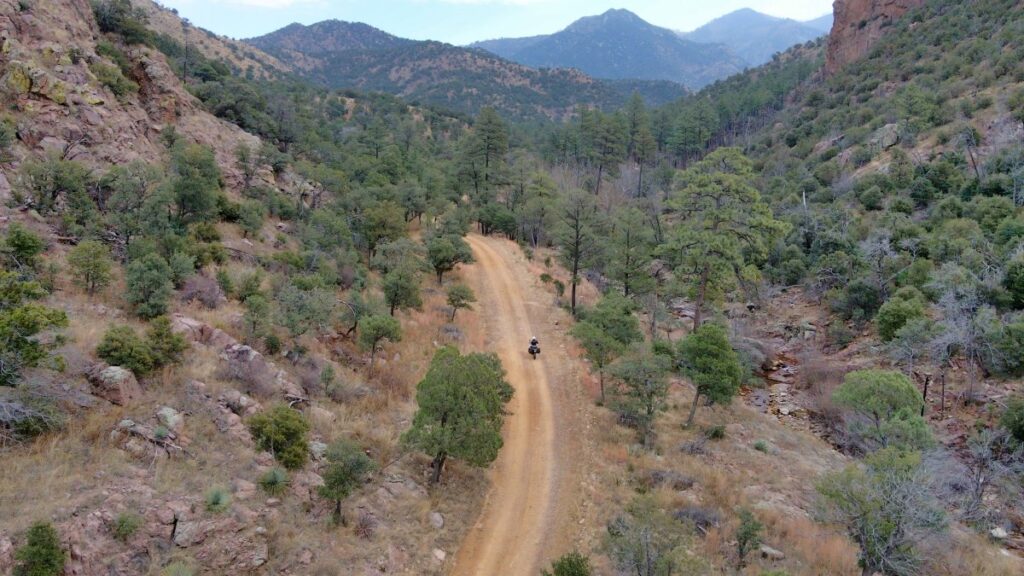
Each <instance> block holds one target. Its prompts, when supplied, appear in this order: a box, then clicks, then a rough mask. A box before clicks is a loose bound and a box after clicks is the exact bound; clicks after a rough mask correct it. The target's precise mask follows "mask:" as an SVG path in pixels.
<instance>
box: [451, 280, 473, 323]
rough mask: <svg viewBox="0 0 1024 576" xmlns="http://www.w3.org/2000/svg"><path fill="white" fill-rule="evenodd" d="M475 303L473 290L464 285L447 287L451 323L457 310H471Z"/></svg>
mask: <svg viewBox="0 0 1024 576" xmlns="http://www.w3.org/2000/svg"><path fill="white" fill-rule="evenodd" d="M474 302H476V295H475V294H473V290H471V289H470V287H469V286H466V285H465V284H453V285H451V286H449V287H448V305H449V306H451V308H452V317H451V320H450V321H451V322H455V313H456V312H458V311H459V310H472V309H473V303H474Z"/></svg>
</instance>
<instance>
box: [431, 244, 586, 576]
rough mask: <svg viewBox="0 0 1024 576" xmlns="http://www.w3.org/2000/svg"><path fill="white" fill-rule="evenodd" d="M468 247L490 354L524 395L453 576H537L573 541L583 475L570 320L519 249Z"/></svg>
mask: <svg viewBox="0 0 1024 576" xmlns="http://www.w3.org/2000/svg"><path fill="white" fill-rule="evenodd" d="M468 241H469V244H470V246H471V247H472V248H473V254H474V256H475V258H476V260H477V263H476V264H474V265H473V266H471V267H468V268H467V270H466V274H465V277H466V278H467V279H469V281H470V282H471V283H472V284H473V288H474V291H475V292H476V294H477V298H478V299H479V300H480V302H479V303H478V304H477V306H476V307H477V310H479V311H480V317H481V318H484V319H485V322H486V332H487V335H488V341H487V348H488V349H489V350H493V351H495V352H496V353H497V354H498V355H499V356H500V357H501V361H502V364H503V365H504V366H505V370H506V371H507V372H508V380H509V382H510V383H511V384H512V386H513V387H514V388H515V390H516V393H515V397H514V398H513V400H512V402H511V403H510V404H509V412H510V415H509V416H508V417H507V419H506V423H505V430H504V441H505V443H504V446H503V447H502V449H501V453H500V455H499V456H498V460H497V461H496V462H495V463H494V466H493V468H492V470H491V479H492V486H491V490H490V492H489V493H488V496H487V500H486V502H485V503H484V508H483V510H482V511H481V514H480V517H479V519H478V520H477V523H476V525H475V526H474V527H473V528H472V529H471V530H470V532H469V534H468V535H467V536H466V539H465V540H464V541H463V543H462V545H461V547H460V548H459V550H458V553H457V554H456V556H455V563H454V567H453V569H452V572H451V573H452V574H454V575H456V576H491V575H504V576H518V575H524V576H526V575H529V576H535V575H536V574H538V573H539V572H540V569H541V567H542V566H543V565H545V564H546V563H547V562H548V561H549V560H550V559H551V558H553V557H556V556H558V555H560V554H562V553H564V552H566V551H567V550H566V547H571V541H572V539H573V535H572V527H573V523H574V519H575V517H576V509H577V506H578V505H579V498H578V496H579V489H578V485H579V482H578V480H579V475H580V470H581V466H582V463H581V461H582V457H581V451H580V449H579V444H580V439H579V438H580V434H579V433H578V426H579V420H580V419H579V417H578V415H579V413H580V410H579V404H575V403H577V402H579V400H580V399H579V397H578V394H579V389H578V387H577V386H572V385H571V379H572V373H573V372H572V369H571V368H569V367H570V366H572V365H573V364H574V362H573V361H572V360H570V359H569V358H568V355H567V354H566V353H565V344H564V338H565V335H564V334H563V333H562V332H563V331H562V330H561V329H560V328H559V327H558V326H557V325H556V324H558V323H559V322H558V321H559V319H561V322H560V323H561V325H562V327H564V326H565V321H564V316H563V314H564V313H563V312H562V311H560V310H558V309H557V308H555V307H554V306H553V305H552V304H551V302H550V296H548V295H546V294H545V292H544V291H543V290H542V289H540V288H539V286H538V285H537V282H536V280H535V277H534V275H533V274H531V273H530V271H529V270H528V266H527V263H526V261H525V259H524V258H523V256H522V254H521V252H520V251H519V249H518V247H516V246H515V245H514V244H512V243H511V242H508V241H504V240H499V239H496V238H488V237H483V236H478V235H472V236H470V237H469V238H468ZM531 298H532V300H531ZM531 335H536V336H537V337H538V338H539V339H540V343H541V350H542V353H541V355H540V356H539V357H538V359H537V360H531V358H530V356H529V355H528V354H527V353H526V348H527V345H528V341H529V338H530V336H531ZM574 404H575V406H574Z"/></svg>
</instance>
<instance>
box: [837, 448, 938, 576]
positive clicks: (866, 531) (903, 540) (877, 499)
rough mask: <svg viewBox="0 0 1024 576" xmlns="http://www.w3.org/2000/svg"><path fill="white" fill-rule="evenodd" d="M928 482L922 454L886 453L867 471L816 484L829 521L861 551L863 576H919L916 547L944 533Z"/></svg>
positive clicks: (854, 468) (852, 470)
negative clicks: (868, 575) (871, 575)
mask: <svg viewBox="0 0 1024 576" xmlns="http://www.w3.org/2000/svg"><path fill="white" fill-rule="evenodd" d="M928 482H929V480H928V478H927V475H926V473H925V472H924V471H923V470H922V469H921V458H920V455H919V454H917V453H914V452H909V453H908V452H904V451H901V450H897V449H894V448H886V449H883V450H879V451H878V452H875V453H874V454H871V455H870V456H868V457H867V458H866V459H865V462H864V466H863V467H862V466H860V465H856V464H855V465H851V466H849V467H847V468H846V469H845V470H843V471H841V472H834V473H830V474H827V475H825V477H824V478H823V479H822V480H821V482H820V483H819V484H818V492H819V493H820V494H821V496H822V498H823V501H824V504H825V509H824V514H825V519H826V520H831V521H835V522H837V523H839V524H840V525H842V526H844V527H845V528H846V529H847V532H848V533H849V535H850V536H851V537H852V538H853V540H854V541H855V542H856V543H857V544H858V545H859V546H860V562H861V565H862V566H863V568H864V572H865V573H873V572H881V573H883V574H892V575H895V576H910V575H912V574H918V573H920V572H919V570H920V568H921V565H922V558H921V556H920V552H919V550H918V542H919V541H920V539H922V538H925V537H927V536H928V535H932V534H937V533H941V532H942V531H944V530H945V528H946V523H945V518H944V514H943V509H942V506H941V505H940V504H939V503H938V502H937V501H935V499H934V497H933V496H932V495H931V493H930V491H929V489H928V487H929V486H928Z"/></svg>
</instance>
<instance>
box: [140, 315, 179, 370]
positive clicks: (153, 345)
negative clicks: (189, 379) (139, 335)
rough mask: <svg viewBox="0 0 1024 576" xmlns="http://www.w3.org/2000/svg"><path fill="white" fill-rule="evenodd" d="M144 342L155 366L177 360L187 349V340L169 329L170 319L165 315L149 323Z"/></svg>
mask: <svg viewBox="0 0 1024 576" xmlns="http://www.w3.org/2000/svg"><path fill="white" fill-rule="evenodd" d="M146 344H148V345H149V349H150V350H151V351H152V353H153V362H154V364H155V365H156V367H161V366H166V365H168V364H173V363H175V362H177V361H178V360H180V359H181V353H182V352H184V351H185V350H188V341H187V340H185V337H184V336H182V335H181V334H175V333H174V332H172V331H171V321H170V320H169V319H168V318H167V317H166V316H161V317H159V318H154V319H153V321H152V322H150V323H149V328H147V329H146Z"/></svg>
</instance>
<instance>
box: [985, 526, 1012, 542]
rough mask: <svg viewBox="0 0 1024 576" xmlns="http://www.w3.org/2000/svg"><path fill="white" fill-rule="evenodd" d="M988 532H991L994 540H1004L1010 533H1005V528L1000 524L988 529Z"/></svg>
mask: <svg viewBox="0 0 1024 576" xmlns="http://www.w3.org/2000/svg"><path fill="white" fill-rule="evenodd" d="M989 534H991V535H992V537H993V538H995V539H996V540H1005V539H1006V538H1007V537H1009V536H1010V534H1009V533H1007V532H1006V529H1005V528H1003V527H1002V526H996V527H995V528H993V529H992V530H989Z"/></svg>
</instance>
